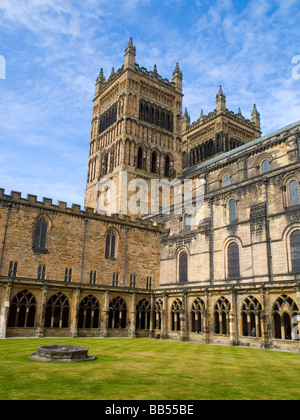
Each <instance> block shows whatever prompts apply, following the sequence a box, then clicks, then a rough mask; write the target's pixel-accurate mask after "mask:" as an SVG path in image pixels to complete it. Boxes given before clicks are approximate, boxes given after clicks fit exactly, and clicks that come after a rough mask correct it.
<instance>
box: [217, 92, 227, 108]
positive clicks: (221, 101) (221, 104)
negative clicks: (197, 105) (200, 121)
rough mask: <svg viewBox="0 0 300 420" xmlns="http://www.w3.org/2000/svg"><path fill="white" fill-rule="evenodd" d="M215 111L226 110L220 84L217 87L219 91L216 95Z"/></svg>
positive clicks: (224, 97)
mask: <svg viewBox="0 0 300 420" xmlns="http://www.w3.org/2000/svg"><path fill="white" fill-rule="evenodd" d="M216 102H217V113H220V112H226V96H225V95H224V93H223V89H222V86H220V87H219V93H218V95H217V97H216Z"/></svg>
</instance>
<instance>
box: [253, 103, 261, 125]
mask: <svg viewBox="0 0 300 420" xmlns="http://www.w3.org/2000/svg"><path fill="white" fill-rule="evenodd" d="M251 122H252V123H253V124H254V125H255V127H256V128H257V129H258V130H259V131H260V113H259V112H258V111H257V108H256V105H255V104H254V106H253V111H252V114H251Z"/></svg>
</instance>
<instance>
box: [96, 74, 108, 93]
mask: <svg viewBox="0 0 300 420" xmlns="http://www.w3.org/2000/svg"><path fill="white" fill-rule="evenodd" d="M105 83H106V80H105V77H104V74H103V68H101V69H100V73H99V76H98V77H97V80H96V95H97V94H98V93H99V92H100V91H101V89H102V88H103V86H104V85H105Z"/></svg>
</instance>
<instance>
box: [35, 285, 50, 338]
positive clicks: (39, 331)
mask: <svg viewBox="0 0 300 420" xmlns="http://www.w3.org/2000/svg"><path fill="white" fill-rule="evenodd" d="M47 291H48V286H47V285H46V284H44V287H43V288H42V291H41V300H40V307H39V313H38V322H37V328H36V337H39V338H42V337H43V336H44V325H45V313H46V305H47Z"/></svg>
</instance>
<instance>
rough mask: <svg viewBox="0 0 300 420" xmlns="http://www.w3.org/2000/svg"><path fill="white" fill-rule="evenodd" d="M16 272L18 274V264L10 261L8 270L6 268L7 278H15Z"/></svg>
mask: <svg viewBox="0 0 300 420" xmlns="http://www.w3.org/2000/svg"><path fill="white" fill-rule="evenodd" d="M17 272H18V263H17V262H16V261H10V262H9V268H8V277H12V278H15V277H17Z"/></svg>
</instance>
